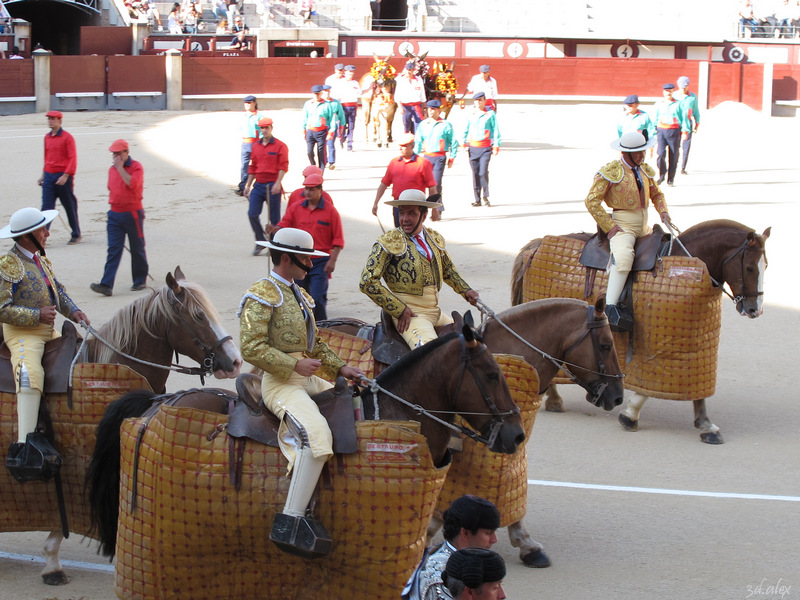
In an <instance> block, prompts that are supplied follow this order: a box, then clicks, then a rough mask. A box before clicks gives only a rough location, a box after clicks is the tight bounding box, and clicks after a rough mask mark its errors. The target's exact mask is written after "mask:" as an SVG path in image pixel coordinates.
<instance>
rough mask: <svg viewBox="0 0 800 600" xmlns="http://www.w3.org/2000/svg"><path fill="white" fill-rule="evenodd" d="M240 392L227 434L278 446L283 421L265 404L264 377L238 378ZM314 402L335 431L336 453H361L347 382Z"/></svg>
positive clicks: (334, 445) (245, 375) (337, 385)
mask: <svg viewBox="0 0 800 600" xmlns="http://www.w3.org/2000/svg"><path fill="white" fill-rule="evenodd" d="M236 393H237V394H238V395H239V402H235V403H234V406H233V409H232V410H231V411H230V413H229V421H228V428H227V430H226V432H227V434H228V435H229V436H231V437H234V438H249V439H251V440H255V441H257V442H260V443H262V444H266V445H268V446H274V447H278V427H279V426H280V420H279V419H278V417H276V416H275V415H273V414H272V413H271V412H270V411H269V410H267V408H266V407H265V406H264V403H263V402H262V401H261V378H260V377H258V376H257V375H253V374H252V373H242V374H241V375H239V377H237V378H236ZM313 400H314V402H316V403H317V406H318V407H319V412H320V413H321V414H322V416H323V417H325V420H327V421H328V426H329V427H330V428H331V433H332V434H333V451H334V453H336V454H353V453H355V452H358V439H357V438H356V421H355V413H354V411H353V392H352V390H351V389H350V388H349V387H348V386H347V383H346V381H345V379H344V378H341V377H340V378H339V379H338V380H337V381H336V385H335V386H334V387H333V388H331V389H329V390H326V391H324V392H322V393H321V394H317V395H316V396H314V397H313Z"/></svg>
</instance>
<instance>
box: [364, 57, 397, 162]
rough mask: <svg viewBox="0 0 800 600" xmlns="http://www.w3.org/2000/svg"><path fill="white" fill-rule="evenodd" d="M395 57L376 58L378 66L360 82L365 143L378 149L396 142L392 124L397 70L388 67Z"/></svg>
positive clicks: (395, 109)
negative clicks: (371, 144)
mask: <svg viewBox="0 0 800 600" xmlns="http://www.w3.org/2000/svg"><path fill="white" fill-rule="evenodd" d="M373 56H374V55H373ZM392 56H393V55H392V54H390V55H389V56H387V57H386V58H384V59H381V58H378V57H377V56H374V58H375V63H374V64H373V65H372V68H371V69H370V72H369V73H367V74H365V75H364V76H363V77H362V78H361V79H360V80H359V86H360V88H361V109H362V110H361V114H362V115H363V117H364V128H365V134H366V138H365V139H366V140H367V142H368V143H369V142H372V143H377V144H378V148H382V147H384V146H388V145H389V144H391V143H392V141H393V140H392V123H393V122H394V115H395V113H396V112H397V103H396V102H395V101H394V90H395V86H396V82H395V73H396V70H395V68H394V67H393V66H392V65H390V64H389V60H390V59H391V58H392Z"/></svg>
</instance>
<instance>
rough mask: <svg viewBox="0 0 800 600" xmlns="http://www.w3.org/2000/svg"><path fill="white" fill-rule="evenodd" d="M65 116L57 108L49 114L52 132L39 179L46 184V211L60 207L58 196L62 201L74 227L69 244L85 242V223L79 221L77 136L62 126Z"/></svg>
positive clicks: (48, 136) (44, 208)
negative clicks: (83, 240)
mask: <svg viewBox="0 0 800 600" xmlns="http://www.w3.org/2000/svg"><path fill="white" fill-rule="evenodd" d="M63 118H64V115H62V114H61V113H60V112H59V111H57V110H51V111H50V112H49V113H47V126H48V127H49V128H50V132H49V133H48V134H47V135H45V136H44V170H43V171H42V176H41V177H40V178H39V182H38V183H39V185H40V186H41V187H42V210H52V209H54V208H55V207H56V198H58V199H59V200H61V205H62V206H63V207H64V212H65V213H67V220H68V221H69V227H70V229H71V230H72V237H70V240H69V242H68V243H69V244H70V245H72V244H77V243H78V242H80V241H81V226H80V223H78V199H77V198H76V197H75V192H74V190H73V188H74V185H75V169H76V168H77V166H78V152H77V150H76V149H75V138H73V137H72V136H71V135H70V134H69V133H67V132H66V131H64V130H63V129H62V128H61V121H62V120H63Z"/></svg>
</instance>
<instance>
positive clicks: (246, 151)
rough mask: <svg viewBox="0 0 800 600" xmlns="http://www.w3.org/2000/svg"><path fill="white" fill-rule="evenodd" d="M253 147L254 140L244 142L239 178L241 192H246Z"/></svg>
mask: <svg viewBox="0 0 800 600" xmlns="http://www.w3.org/2000/svg"><path fill="white" fill-rule="evenodd" d="M252 148H253V143H252V142H242V172H241V177H240V178H239V191H240V192H244V186H245V184H246V183H247V170H248V169H249V168H250V151H251V150H252Z"/></svg>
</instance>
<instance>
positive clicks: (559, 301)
mask: <svg viewBox="0 0 800 600" xmlns="http://www.w3.org/2000/svg"><path fill="white" fill-rule="evenodd" d="M565 304H574V305H575V306H583V307H585V306H586V302H584V301H583V300H576V299H575V298H542V299H540V300H531V301H529V302H523V303H522V304H517V305H515V306H512V307H511V308H507V309H506V310H504V311H502V312H500V313H498V316H499V317H500V318H501V319H502V320H503V321H505V320H506V319H514V318H515V317H517V316H519V315H520V313H525V312H527V311H529V310H530V309H531V306H535V307H537V308H541V309H542V310H545V309H546V308H548V307H552V306H563V305H565ZM489 322H490V321H488V320H487V321H484V322H483V324H482V325H481V328H480V332H481V333H483V330H484V329H485V327H486V324H487V323H489Z"/></svg>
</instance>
